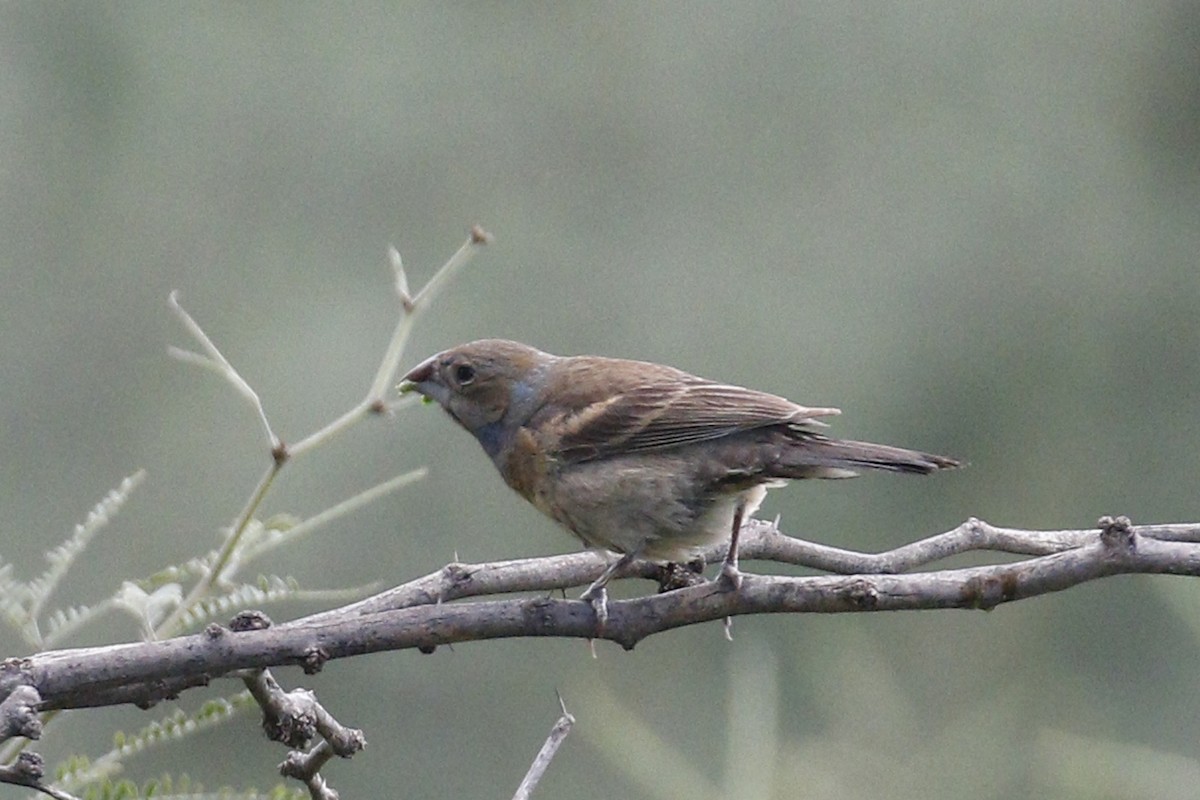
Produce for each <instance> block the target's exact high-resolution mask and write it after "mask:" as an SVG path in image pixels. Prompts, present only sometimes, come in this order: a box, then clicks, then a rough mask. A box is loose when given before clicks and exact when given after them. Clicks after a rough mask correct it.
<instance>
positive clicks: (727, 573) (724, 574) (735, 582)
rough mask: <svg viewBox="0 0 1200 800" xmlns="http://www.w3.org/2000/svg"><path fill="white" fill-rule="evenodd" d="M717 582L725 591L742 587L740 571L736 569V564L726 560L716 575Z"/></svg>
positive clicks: (733, 590)
mask: <svg viewBox="0 0 1200 800" xmlns="http://www.w3.org/2000/svg"><path fill="white" fill-rule="evenodd" d="M717 583H719V584H720V586H721V588H722V589H724V590H726V591H729V592H736V591H737V590H738V589H740V588H742V571H741V570H740V569H738V566H737V564H735V563H733V562H730V561H726V562H725V563H724V564H722V565H721V572H720V574H719V575H718V576H717Z"/></svg>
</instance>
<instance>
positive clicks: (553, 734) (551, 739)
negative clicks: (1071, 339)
mask: <svg viewBox="0 0 1200 800" xmlns="http://www.w3.org/2000/svg"><path fill="white" fill-rule="evenodd" d="M558 706H559V708H561V709H562V716H560V717H559V718H558V721H557V722H555V723H554V727H553V728H551V729H550V735H549V736H547V737H546V741H545V743H543V744H542V749H541V750H538V754H537V755H536V756H534V759H533V763H532V764H530V765H529V771H528V772H526V773H525V778H524V780H522V781H521V785H520V786H518V787H517V792H516V794H514V795H513V800H529V797H530V795H531V794H533V790H534V789H536V788H537V785H538V783H539V782H540V781H541V780H542V776H543V775H545V774H546V770H547V768H549V766H550V762H551V761H553V760H554V754H555V753H557V752H558V748H559V746H561V745H562V743H563V742H564V741H565V740H566V738H567V735H568V734H570V733H571V726H573V725H574V724H575V717H573V716H571V714H570V712H568V711H567V704H566V703H564V702H563V699H562V695H561V694H560V695H559V696H558Z"/></svg>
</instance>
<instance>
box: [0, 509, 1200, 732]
mask: <svg viewBox="0 0 1200 800" xmlns="http://www.w3.org/2000/svg"><path fill="white" fill-rule="evenodd" d="M1102 525H1103V527H1102V528H1101V529H1099V530H1091V531H1053V532H1039V531H1015V530H1003V529H993V528H991V526H988V525H987V524H986V523H983V522H979V521H970V522H968V523H966V524H965V525H963V526H960V527H959V528H958V529H956V530H955V531H951V532H950V533H948V534H942V535H940V536H935V537H932V538H931V539H927V540H924V541H923V542H917V543H914V544H913V545H908V546H907V547H905V548H900V549H899V550H898V551H893V553H895V552H900V553H902V554H905V555H904V558H905V559H909V560H910V561H911V562H913V563H928V561H929V560H931V559H936V558H942V557H944V556H945V555H946V554H947V553H949V552H963V551H965V550H1001V551H1002V552H1013V551H1014V550H1018V548H1019V550H1018V551H1019V552H1045V551H1047V550H1049V551H1051V552H1049V554H1047V555H1039V556H1035V557H1032V558H1027V559H1024V560H1019V561H1013V562H1011V563H1004V564H990V565H985V566H976V567H967V568H958V569H943V570H930V571H926V572H918V573H912V574H904V575H895V574H888V573H885V572H876V573H857V574H850V575H816V576H802V577H795V576H767V575H752V574H747V575H746V576H745V581H744V583H743V585H742V587H741V588H740V589H738V590H737V591H729V590H726V589H724V588H722V586H721V585H720V584H719V583H718V582H707V581H706V582H702V583H697V584H695V585H687V586H684V588H680V589H675V590H673V591H667V592H664V593H661V594H656V595H651V596H647V597H640V598H636V599H632V600H621V601H614V602H611V603H610V604H609V619H608V623H607V624H606V625H605V626H604V627H603V628H602V629H601V628H599V627H598V626H597V624H596V618H595V614H594V613H593V611H592V607H591V605H590V604H588V603H585V602H581V601H578V600H560V599H554V598H552V597H546V596H545V595H544V594H537V595H535V596H533V597H516V598H509V599H502V600H472V601H470V602H449V601H451V600H454V599H456V598H461V597H475V596H479V595H483V594H495V593H500V592H530V591H534V592H545V591H546V590H547V589H552V588H563V587H568V586H577V585H584V584H587V583H588V582H589V581H591V580H592V579H593V578H595V576H596V575H597V574H598V573H599V572H600V571H601V570H602V569H603V568H604V565H605V560H604V558H603V557H602V556H600V555H599V554H596V553H576V554H572V555H568V556H556V557H550V558H541V559H525V560H522V561H509V562H502V563H497V564H478V565H464V564H454V565H450V566H448V567H446V568H445V569H443V570H439V571H438V572H436V573H433V574H431V575H427V576H425V577H423V578H420V579H418V580H416V581H413V582H411V583H409V584H406V585H405V586H402V587H399V588H397V589H393V590H390V591H389V592H385V593H384V594H382V595H378V596H376V597H374V598H370V599H368V600H365V601H361V602H358V603H354V604H351V605H349V606H345V607H343V608H341V609H338V610H337V611H331V612H325V613H322V614H317V615H313V616H311V617H306V618H302V619H298V620H295V621H293V622H288V623H283V624H280V625H275V626H273V627H271V628H269V629H267V630H248V631H238V632H234V631H228V630H226V629H224V628H220V627H219V626H210V627H209V629H208V630H207V631H206V632H205V633H204V634H200V635H194V636H184V637H178V638H174V639H168V640H164V641H159V642H148V643H137V644H124V645H114V646H108V647H94V648H85V649H76V650H59V651H52V652H45V653H38V654H35V655H33V656H29V657H28V658H24V659H20V660H10V661H9V662H5V664H4V668H0V698H3V697H7V696H8V694H10V693H11V692H12V691H13V690H14V689H15V688H16V687H17V686H20V685H28V686H32V687H35V688H36V689H37V691H38V693H39V694H40V697H41V701H40V703H39V704H38V708H39V710H42V711H45V710H48V709H56V708H77V707H81V706H85V705H95V704H96V698H105V697H108V698H114V699H115V698H117V697H120V694H119V693H118V694H114V692H115V690H116V689H118V688H119V687H128V686H131V685H143V686H155V685H162V684H161V683H160V682H164V681H179V680H180V678H181V677H183V676H187V675H203V676H207V677H208V678H215V677H219V676H222V675H228V674H229V673H230V672H233V671H236V670H245V669H252V668H253V669H261V668H264V667H270V666H280V665H298V666H301V667H303V668H305V669H306V670H308V671H315V670H317V669H319V668H320V667H321V666H322V665H323V664H324V663H326V662H327V661H329V660H333V659H338V658H346V657H349V656H355V655H361V654H364V653H370V652H379V651H384V650H398V649H406V648H417V649H420V650H422V651H429V650H432V649H433V648H435V647H437V646H438V645H443V644H450V643H454V642H464V641H479V640H485V639H496V638H508V637H515V636H568V637H576V638H582V639H607V640H610V641H613V642H616V643H617V644H619V645H621V646H622V647H625V648H627V649H628V648H632V647H633V646H634V645H636V644H637V643H638V642H639V641H641V640H642V639H644V638H646V637H647V636H650V635H652V634H655V633H658V632H661V631H665V630H670V629H673V628H678V627H682V626H685V625H694V624H697V623H701V622H710V621H718V620H722V619H723V618H724V617H727V616H737V615H742V614H768V613H800V612H807V613H812V612H817V613H844V612H866V611H897V610H911V609H936V608H983V609H988V608H993V607H995V606H997V605H999V604H1001V603H1008V602H1013V601H1017V600H1022V599H1025V598H1028V597H1034V596H1037V595H1041V594H1046V593H1049V592H1055V591H1061V590H1063V589H1067V588H1069V587H1071V586H1076V585H1079V584H1081V583H1085V582H1087V581H1090V580H1095V579H1097V578H1102V577H1106V576H1109V575H1117V574H1129V573H1145V574H1172V575H1193V576H1196V575H1200V543H1198V542H1197V541H1195V540H1196V539H1197V538H1200V525H1173V526H1142V527H1133V526H1130V525H1129V524H1128V521H1127V520H1124V519H1123V518H1118V519H1109V518H1105V519H1104V520H1102ZM744 535H745V539H746V542H745V545H744V547H745V548H746V549H745V550H744V556H743V557H744V558H747V559H749V558H756V559H771V560H778V561H785V562H787V563H810V562H812V561H813V560H814V559H817V560H827V559H828V558H829V550H831V549H830V548H819V547H817V546H816V545H811V544H809V543H803V542H798V541H797V540H791V539H790V538H789V537H786V536H784V535H783V534H781V533H779V532H778V530H776V529H775V528H774V526H773V525H767V524H763V523H757V524H754V525H749V526H747V528H746V530H745V531H744ZM960 540H970V541H971V542H972V544H970V545H966V544H963V543H962V542H961V541H960ZM837 552H838V553H841V555H839V556H838V559H840V560H839V561H838V562H837V565H838V566H841V567H848V566H851V562H853V561H854V559H859V562H858V563H863V564H869V565H872V566H873V567H874V568H876V569H881V568H886V567H894V566H895V561H888V560H886V559H882V556H887V555H888V554H882V556H870V555H867V554H849V553H845V552H844V551H837ZM881 559H882V560H881ZM623 575H624V576H626V577H628V576H631V575H638V576H642V577H650V578H652V579H654V580H658V581H667V580H673V578H674V576H673V575H672V574H671V573H670V570H668V569H667V568H665V567H664V566H663V565H657V564H652V563H649V562H636V561H635V562H634V563H633V564H631V565H630V568H629V570H628V571H627V572H625V573H623ZM685 583H686V582H685ZM10 665H13V666H11V667H10ZM179 686H180V684H178V683H175V684H173V685H172V688H175V687H179Z"/></svg>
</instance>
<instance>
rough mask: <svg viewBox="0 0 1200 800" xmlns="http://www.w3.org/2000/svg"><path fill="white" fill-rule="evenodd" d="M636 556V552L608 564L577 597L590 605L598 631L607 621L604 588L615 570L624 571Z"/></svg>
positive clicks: (606, 603)
mask: <svg viewBox="0 0 1200 800" xmlns="http://www.w3.org/2000/svg"><path fill="white" fill-rule="evenodd" d="M637 555H638V554H637V551H634V552H632V553H626V554H625V555H623V556H621V557H620V558H618V559H617V560H616V561H614V562H613V563H611V564H609V565H608V566H607V567H606V568H605V570H604V572H601V573H600V577H599V578H596V580H594V581H592V585H591V586H589V587H588V588H587V589H586V590H585V591H584V593H583V594H581V595H579V599H580V600H586V601H588V602H589V603H591V604H592V610H593V611H595V612H596V624H597V626H598V627H599V628H600V629H603V628H604V623H605V622H607V621H608V590H607V589H605V588H604V587H605V586H607V585H608V582H609V580H611V579H612V576H613V575H615V574H616V573H617V570H620V569H624V568H625V567H626V566H628V565H629V564H630V563H631V562H632V561H633V560H634V559H635V558H637Z"/></svg>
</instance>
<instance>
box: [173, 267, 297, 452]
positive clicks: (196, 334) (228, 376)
mask: <svg viewBox="0 0 1200 800" xmlns="http://www.w3.org/2000/svg"><path fill="white" fill-rule="evenodd" d="M167 305H169V306H170V307H171V310H172V311H174V312H175V316H177V317H178V318H179V321H180V322H181V323H183V327H184V328H186V329H187V332H188V333H190V334H191V335H192V338H193V339H195V340H196V341H197V342H199V343H200V346H201V347H202V348H203V349H204V352H205V355H200V354H199V353H193V352H191V351H188V350H182V349H180V348H178V347H169V348H167V352H168V353H170V354H171V355H172V356H174V357H175V358H178V359H179V360H180V361H183V362H185V363H188V364H196V365H198V366H203V367H207V368H208V369H211V370H213V371H215V372H216V373H217V374H218V375H220V376H221V377H223V378H225V380H227V381H229V382H230V383H231V384H232V385H233V387H234V388H235V389H237V391H238V393H239V394H241V395H242V396H243V397H245V398H246V399H247V400H249V401H250V404H251V405H252V406H254V410H255V412H256V413H257V414H258V420H259V422H260V423H262V427H263V431H264V432H265V433H266V436H267V441H268V442H270V444H271V450H277V449H278V448H279V437H278V436H276V435H275V431H274V430H272V429H271V423H270V421H269V420H268V419H267V412H266V409H264V408H263V404H262V400H261V399H259V397H258V393H257V392H255V391H254V389H252V388H250V384H249V383H247V382H246V379H245V378H243V377H242V376H241V375H240V374H239V373H238V371H237V370H236V369H234V368H233V365H232V364H230V363H229V360H228V359H226V358H225V356H224V355H222V354H221V351H220V350H218V349H217V346H216V345H215V344H213V341H212V339H209V338H208V334H206V333H205V332H204V329H203V328H201V327H200V325H199V323H197V322H196V320H194V319H192V315H191V314H189V313H188V312H187V311H185V310H184V308H183V306H182V305H180V303H179V290H178V289H176V290H174V291H172V292H171V293H170V294H169V295H167Z"/></svg>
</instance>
